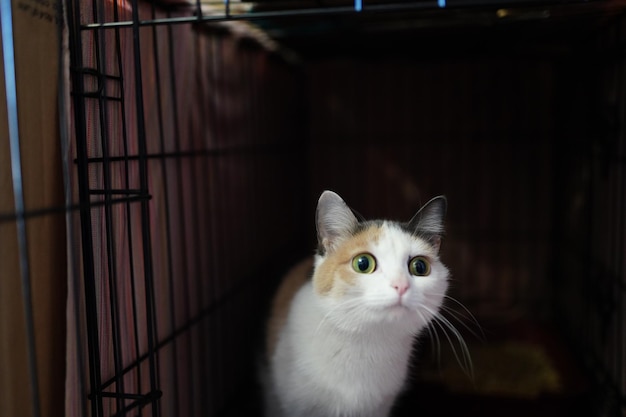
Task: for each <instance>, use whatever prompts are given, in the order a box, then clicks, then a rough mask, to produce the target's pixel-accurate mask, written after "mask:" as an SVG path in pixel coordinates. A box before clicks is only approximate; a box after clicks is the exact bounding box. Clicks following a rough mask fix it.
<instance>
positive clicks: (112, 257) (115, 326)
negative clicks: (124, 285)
mask: <svg viewBox="0 0 626 417" xmlns="http://www.w3.org/2000/svg"><path fill="white" fill-rule="evenodd" d="M97 6H98V7H96V2H94V3H93V15H94V21H95V22H98V18H101V19H102V21H104V20H105V19H104V16H105V13H104V3H103V2H98V3H97ZM94 46H95V51H96V52H95V58H96V70H97V75H98V85H99V86H100V89H99V93H100V94H99V95H98V111H99V122H100V135H101V137H100V141H101V143H100V145H101V149H102V176H103V182H104V184H103V186H104V191H105V193H104V219H105V230H106V232H105V233H106V235H105V238H106V252H107V269H108V277H107V278H108V281H109V300H110V301H109V302H110V303H111V305H110V306H109V308H110V311H109V314H110V316H111V335H112V339H113V340H112V343H113V366H114V368H115V390H116V392H118V393H124V392H125V390H124V376H123V374H122V368H123V366H124V365H123V359H122V352H121V350H122V347H121V343H122V342H121V331H120V318H119V304H118V299H117V297H118V290H117V262H116V254H115V251H116V249H117V245H116V243H115V231H114V227H113V207H112V202H111V200H112V195H111V193H110V192H108V191H110V190H112V189H113V187H112V185H111V159H110V150H109V135H110V132H109V131H108V127H109V112H108V106H109V104H108V100H107V98H106V97H107V87H108V85H107V76H108V75H109V74H107V68H106V62H107V56H106V42H105V32H104V29H101V28H100V29H98V30H95V31H94ZM103 278H104V277H103ZM116 404H117V411H118V412H119V410H122V409H124V401H123V399H122V398H121V397H117V398H116Z"/></svg>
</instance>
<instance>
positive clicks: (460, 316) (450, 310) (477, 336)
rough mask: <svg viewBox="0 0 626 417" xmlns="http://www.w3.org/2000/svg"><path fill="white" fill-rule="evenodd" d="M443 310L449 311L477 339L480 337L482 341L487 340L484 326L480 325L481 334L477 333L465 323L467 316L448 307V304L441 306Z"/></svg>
mask: <svg viewBox="0 0 626 417" xmlns="http://www.w3.org/2000/svg"><path fill="white" fill-rule="evenodd" d="M441 310H442V312H443V311H445V312H446V313H448V314H449V315H450V316H451V317H452V318H453V319H455V320H456V321H457V322H459V324H460V325H461V326H463V327H464V328H465V330H467V331H468V332H470V333H471V334H472V336H474V337H475V338H476V339H479V340H481V341H484V340H485V334H484V333H483V331H482V328H481V327H480V326H479V327H478V328H479V330H480V334H478V333H476V332H475V331H474V330H472V328H471V327H470V326H469V325H467V324H465V322H464V321H463V319H467V318H466V317H465V316H463V315H460V314H459V313H458V312H457V311H455V310H454V309H452V308H450V307H447V306H445V305H444V306H441Z"/></svg>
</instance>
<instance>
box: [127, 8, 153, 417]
mask: <svg viewBox="0 0 626 417" xmlns="http://www.w3.org/2000/svg"><path fill="white" fill-rule="evenodd" d="M138 3H139V1H138V0H132V8H133V25H132V31H133V57H134V64H135V96H136V99H137V140H138V143H137V145H138V149H139V184H140V188H141V190H142V193H145V195H146V197H147V196H149V184H148V159H147V154H148V147H147V143H146V130H145V115H144V105H143V80H142V71H141V38H140V36H141V33H140V25H139V4H138ZM149 203H150V201H149V199H147V198H146V199H142V200H141V238H142V248H143V255H144V256H143V264H144V273H145V291H146V319H147V333H148V366H149V369H150V370H149V374H150V391H151V392H152V393H155V392H156V391H157V389H158V387H157V385H158V381H157V365H156V354H157V352H156V350H155V349H156V346H155V345H156V340H157V328H156V320H155V317H156V312H155V306H154V282H153V277H154V275H153V271H152V246H151V244H152V239H151V236H150V235H151V233H150V205H149ZM151 411H152V416H153V417H157V416H158V415H159V412H158V399H155V400H154V402H153V404H152V410H151Z"/></svg>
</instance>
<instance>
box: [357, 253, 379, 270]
mask: <svg viewBox="0 0 626 417" xmlns="http://www.w3.org/2000/svg"><path fill="white" fill-rule="evenodd" d="M352 269H354V270H355V271H356V272H358V273H360V274H371V273H372V272H374V270H375V269H376V259H375V258H374V256H372V255H370V254H369V253H361V254H359V255H357V256H355V257H354V258H352Z"/></svg>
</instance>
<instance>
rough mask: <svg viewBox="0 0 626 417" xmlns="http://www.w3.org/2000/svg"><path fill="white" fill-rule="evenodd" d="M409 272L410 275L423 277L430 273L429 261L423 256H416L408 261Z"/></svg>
mask: <svg viewBox="0 0 626 417" xmlns="http://www.w3.org/2000/svg"><path fill="white" fill-rule="evenodd" d="M409 272H410V273H411V275H415V276H418V277H423V276H426V275H430V263H429V262H428V259H426V258H425V257H423V256H416V257H415V258H413V259H411V260H410V261H409Z"/></svg>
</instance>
